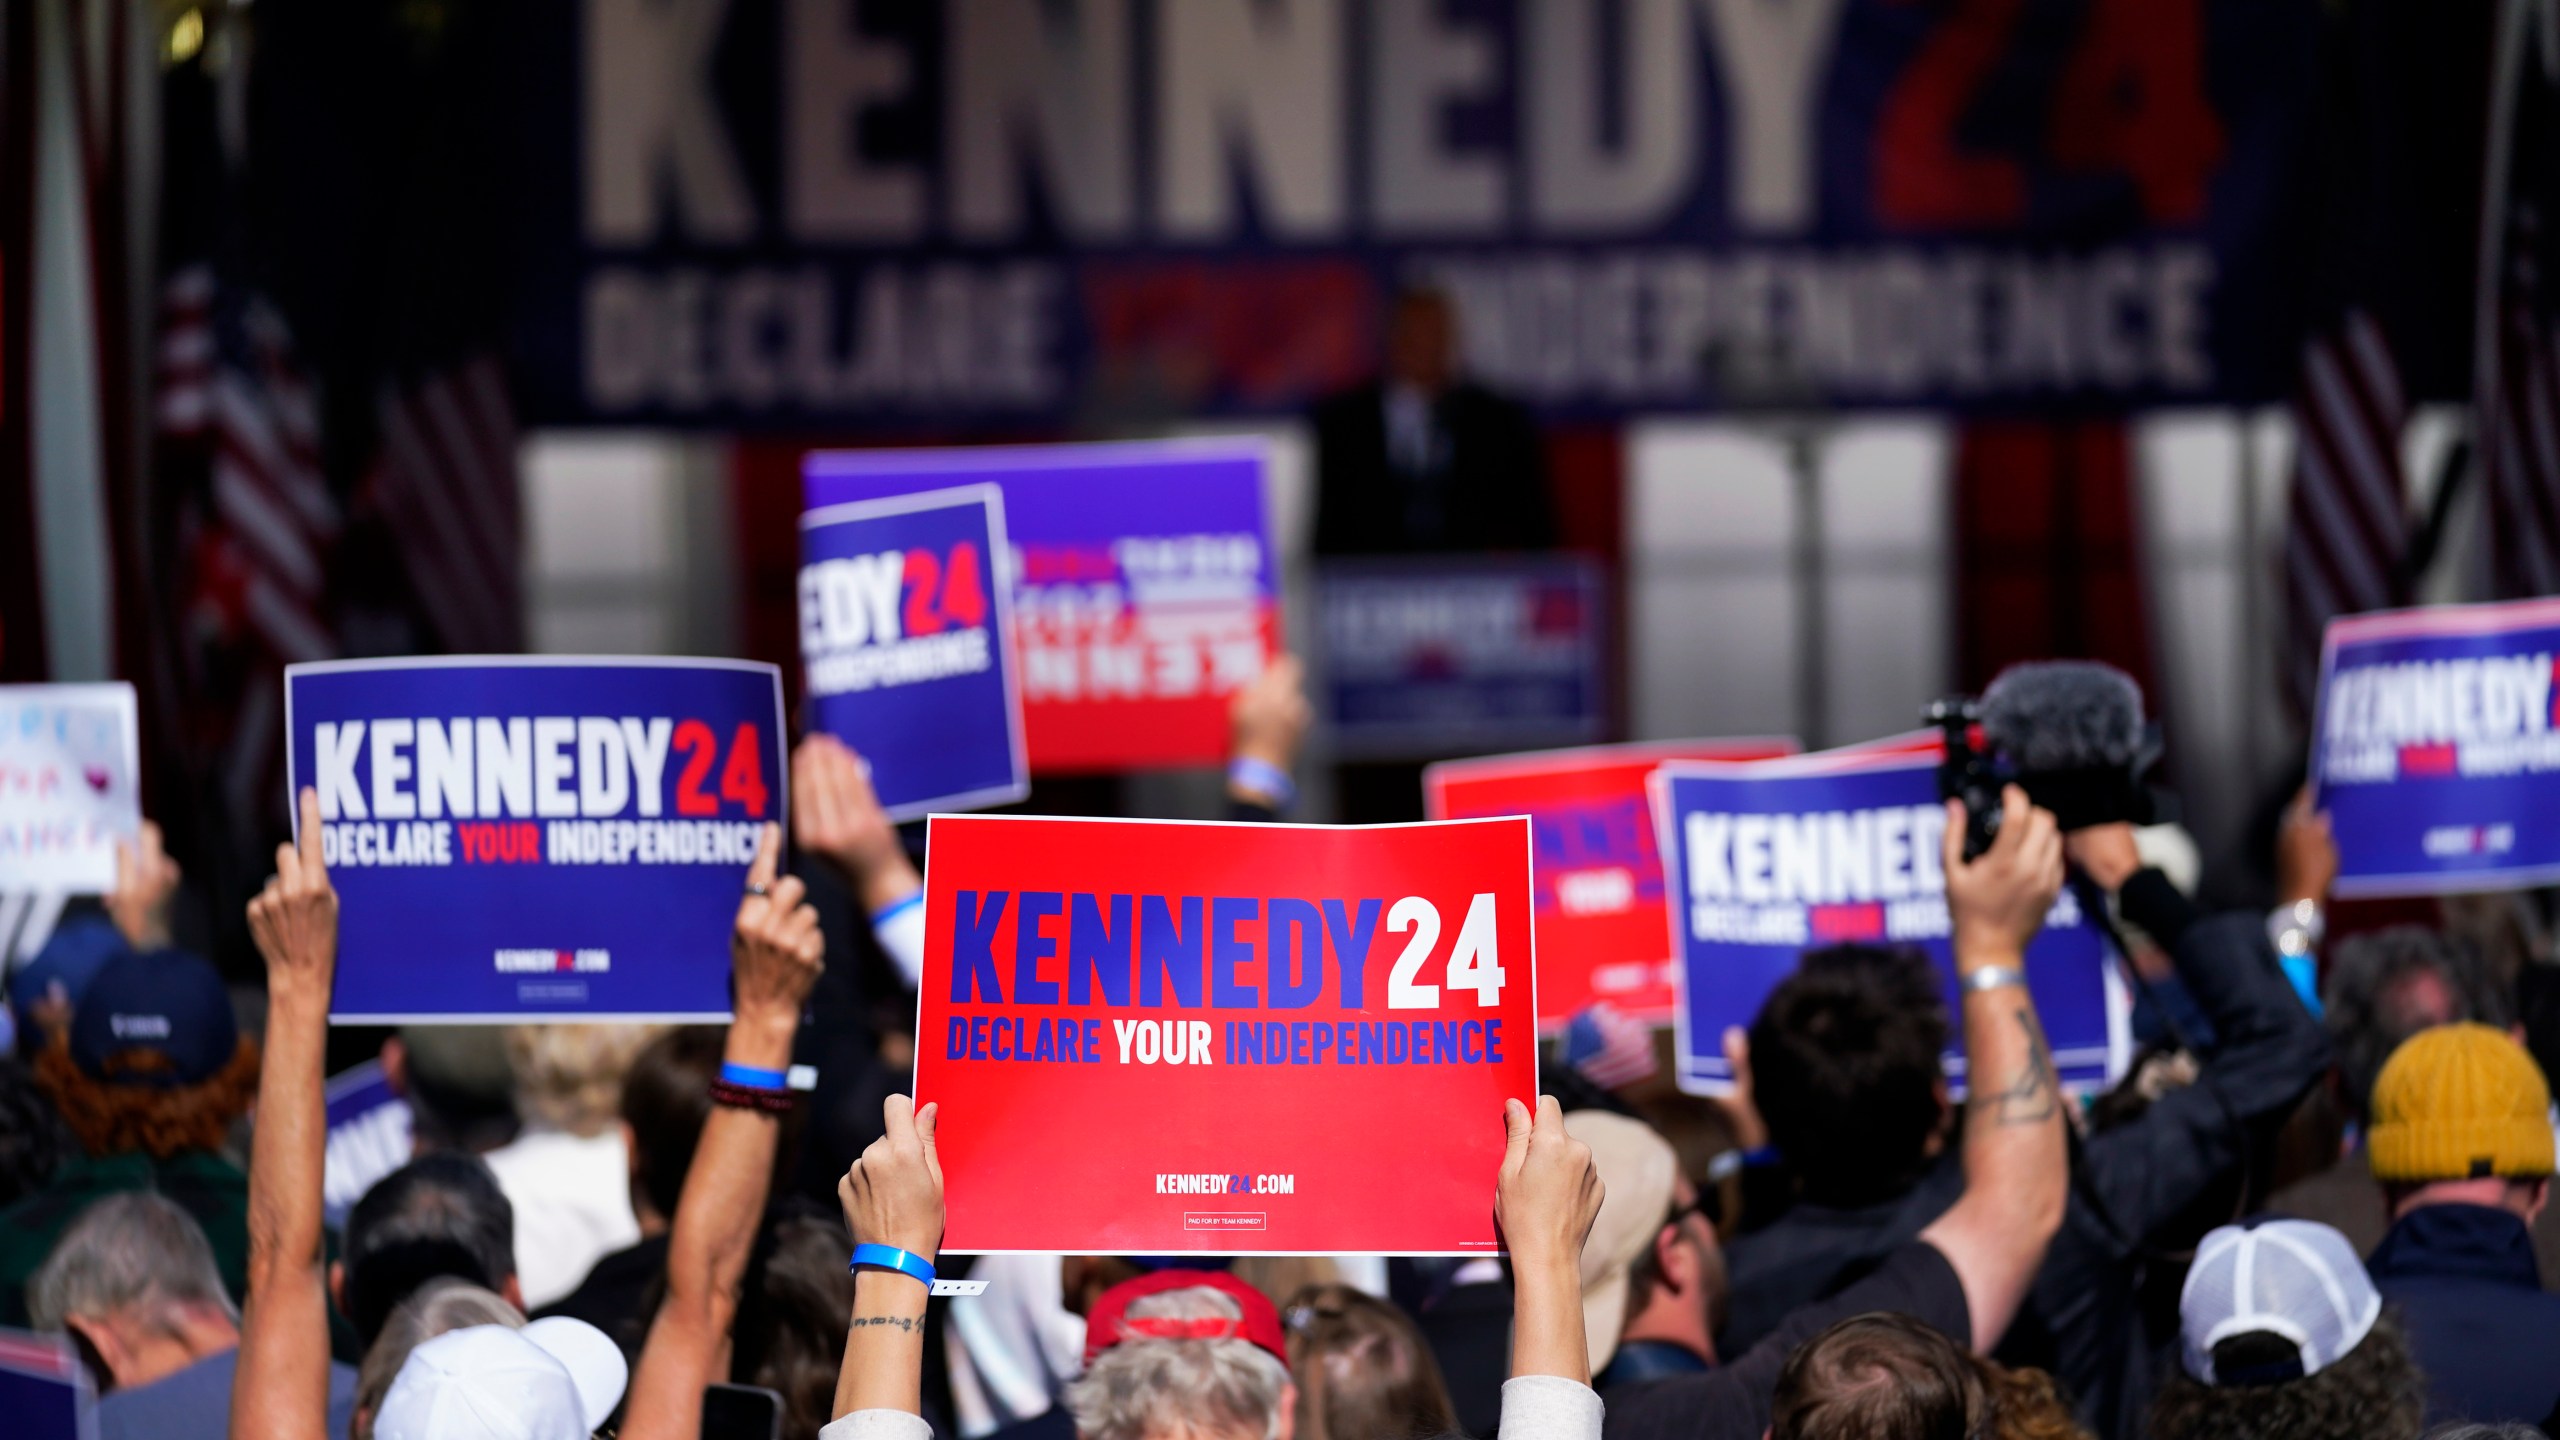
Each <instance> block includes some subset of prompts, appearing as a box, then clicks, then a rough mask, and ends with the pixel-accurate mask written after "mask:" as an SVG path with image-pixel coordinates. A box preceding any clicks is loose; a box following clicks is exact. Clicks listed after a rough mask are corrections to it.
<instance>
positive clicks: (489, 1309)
mask: <svg viewBox="0 0 2560 1440" xmlns="http://www.w3.org/2000/svg"><path fill="white" fill-rule="evenodd" d="M474 1325H505V1326H508V1327H510V1328H513V1329H518V1330H521V1329H523V1328H524V1312H523V1311H521V1310H518V1309H517V1308H516V1307H514V1306H513V1305H510V1304H508V1303H507V1301H506V1298H505V1297H504V1296H502V1295H499V1294H497V1293H496V1292H494V1291H489V1290H483V1289H481V1288H480V1287H479V1286H477V1285H474V1284H471V1283H469V1282H468V1281H464V1280H457V1279H455V1278H453V1277H452V1276H450V1275H446V1276H441V1277H439V1278H437V1279H434V1280H430V1281H428V1282H427V1283H426V1284H424V1285H421V1286H419V1287H418V1293H416V1294H414V1295H412V1296H410V1297H409V1298H408V1299H406V1300H403V1301H401V1302H400V1303H399V1304H398V1305H397V1306H395V1307H394V1308H393V1309H392V1311H391V1318H390V1319H388V1320H386V1321H384V1322H383V1325H382V1333H381V1334H379V1335H377V1336H375V1337H374V1339H373V1344H372V1345H371V1346H369V1347H367V1348H366V1350H365V1352H364V1363H363V1364H362V1365H359V1366H357V1367H356V1403H355V1414H354V1417H353V1424H352V1429H353V1436H352V1440H371V1437H372V1435H373V1417H374V1416H375V1415H377V1414H379V1413H381V1410H382V1397H384V1396H385V1395H388V1394H390V1393H391V1382H392V1381H393V1380H396V1379H398V1378H399V1376H400V1367H401V1366H403V1365H406V1364H407V1363H409V1352H410V1351H412V1350H415V1349H417V1348H418V1347H419V1346H421V1345H424V1344H425V1343H427V1342H428V1341H430V1340H433V1339H434V1338H436V1337H437V1336H439V1335H442V1334H443V1333H445V1332H446V1331H448V1330H463V1329H468V1328H469V1327H471V1326H474Z"/></svg>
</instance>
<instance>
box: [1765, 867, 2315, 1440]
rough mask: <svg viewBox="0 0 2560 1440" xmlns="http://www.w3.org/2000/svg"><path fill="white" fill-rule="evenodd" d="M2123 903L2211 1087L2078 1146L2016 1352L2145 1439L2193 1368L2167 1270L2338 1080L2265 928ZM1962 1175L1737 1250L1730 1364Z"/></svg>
mask: <svg viewBox="0 0 2560 1440" xmlns="http://www.w3.org/2000/svg"><path fill="white" fill-rule="evenodd" d="M2120 900H2121V903H2122V907H2123V910H2124V913H2125V916H2126V918H2127V919H2129V920H2131V921H2133V922H2134V923H2135V924H2137V925H2139V926H2141V927H2142V928H2143V930H2144V931H2145V932H2146V933H2148V934H2149V935H2151V936H2152V938H2153V939H2155V940H2157V941H2158V942H2159V943H2160V945H2161V946H2162V948H2164V949H2165V950H2167V951H2168V952H2169V955H2170V957H2171V958H2172V960H2173V961H2174V962H2175V963H2176V966H2177V970H2178V978H2179V979H2180V980H2181V981H2182V982H2183V983H2184V984H2185V986H2186V987H2187V990H2188V992H2189V993H2190V994H2191V995H2193V996H2194V998H2195V1001H2196V1004H2197V1005H2198V1006H2199V1007H2200V1008H2201V1009H2202V1010H2203V1011H2204V1014H2205V1017H2206V1018H2207V1020H2209V1021H2210V1022H2211V1023H2212V1026H2213V1030H2214V1035H2215V1044H2214V1046H2213V1049H2212V1051H2211V1053H2210V1054H2208V1055H2207V1056H2205V1057H2204V1064H2203V1070H2202V1073H2201V1074H2200V1075H2199V1077H2198V1078H2197V1081H2196V1083H2195V1084H2193V1085H2191V1086H2188V1087H2186V1088H2184V1089H2181V1090H2173V1091H2171V1092H2170V1093H2168V1094H2167V1095H2164V1096H2162V1097H2161V1098H2160V1100H2159V1101H2158V1102H2157V1103H2155V1104H2154V1105H2152V1106H2151V1108H2150V1109H2149V1110H2147V1111H2145V1112H2144V1113H2143V1114H2142V1115H2141V1116H2140V1117H2139V1118H2137V1119H2135V1120H2133V1121H2131V1122H2129V1123H2127V1124H2124V1125H2121V1126H2118V1127H2117V1128H2115V1129H2113V1130H2110V1131H2107V1132H2105V1133H2103V1134H2099V1135H2094V1136H2091V1137H2089V1139H2088V1140H2087V1141H2086V1142H2085V1144H2083V1145H2081V1146H2080V1147H2079V1148H2078V1151H2077V1154H2076V1157H2075V1166H2076V1169H2077V1173H2076V1174H2075V1175H2074V1177H2073V1184H2072V1188H2071V1203H2070V1206H2069V1208H2068V1209H2067V1210H2066V1211H2065V1213H2064V1216H2063V1224H2062V1230H2061V1232H2060V1233H2059V1234H2057V1235H2056V1236H2055V1237H2054V1241H2053V1246H2052V1248H2051V1249H2050V1250H2049V1251H2048V1252H2047V1253H2046V1256H2045V1263H2044V1266H2043V1268H2042V1269H2041V1270H2039V1271H2038V1272H2037V1274H2036V1281H2035V1285H2034V1288H2033V1290H2032V1291H2031V1292H2030V1294H2029V1297H2028V1300H2027V1303H2026V1305H2025V1307H2024V1308H2023V1309H2022V1311H2021V1312H2020V1315H2019V1317H2018V1319H2017V1321H2016V1322H2015V1323H2014V1324H2013V1325H2012V1326H2011V1327H2010V1331H2009V1338H2008V1340H2006V1341H2004V1342H2003V1344H2002V1346H2001V1354H2002V1356H2003V1357H2004V1358H2007V1359H2009V1360H2011V1361H2013V1362H2015V1363H2021V1364H2034V1365H2038V1366H2041V1367H2043V1368H2046V1369H2049V1370H2051V1371H2052V1372H2053V1373H2054V1375H2055V1376H2056V1377H2057V1378H2058V1379H2060V1380H2061V1381H2062V1382H2063V1384H2064V1385H2065V1386H2066V1387H2068V1389H2069V1390H2070V1391H2071V1393H2072V1394H2074V1395H2075V1396H2077V1397H2078V1399H2079V1403H2080V1413H2081V1415H2082V1417H2083V1419H2084V1420H2085V1421H2086V1422H2087V1423H2088V1424H2089V1426H2090V1427H2091V1428H2092V1429H2094V1430H2096V1431H2097V1432H2098V1434H2099V1435H2100V1436H2102V1437H2107V1440H2134V1437H2138V1436H2140V1435H2141V1434H2142V1433H2143V1418H2144V1414H2145V1412H2146V1411H2147V1410H2148V1409H2149V1406H2150V1403H2151V1395H2152V1392H2153V1390H2154V1389H2155V1388H2156V1387H2157V1384H2158V1380H2159V1377H2160V1376H2161V1374H2162V1373H2163V1371H2162V1369H2161V1367H2162V1365H2164V1364H2167V1363H2175V1362H2174V1358H2173V1357H2172V1356H2171V1355H2170V1353H2169V1350H2168V1347H2169V1346H2170V1345H2171V1344H2172V1343H2174V1341H2175V1340H2176V1336H2177V1330H2176V1325H2177V1315H2176V1311H2175V1305H2174V1300H2175V1286H2176V1283H2177V1280H2178V1278H2179V1276H2178V1274H2177V1273H2176V1272H2177V1271H2178V1270H2179V1269H2181V1268H2182V1267H2181V1266H2178V1265H2176V1264H2174V1263H2171V1264H2168V1265H2166V1266H2163V1265H2159V1264H2155V1260H2156V1259H2157V1258H2158V1257H2160V1256H2162V1255H2163V1254H2164V1252H2167V1251H2170V1250H2172V1249H2174V1248H2177V1247H2181V1246H2185V1245H2191V1244H2193V1243H2194V1241H2195V1240H2196V1239H2197V1238H2198V1237H2200V1236H2201V1235H2202V1234H2203V1232H2204V1231H2205V1230H2207V1229H2210V1228H2212V1226H2213V1225H2214V1224H2216V1223H2219V1222H2220V1221H2223V1220H2227V1219H2229V1218H2230V1217H2231V1213H2232V1206H2233V1204H2234V1203H2235V1201H2236V1198H2237V1188H2238V1183H2239V1181H2240V1179H2241V1178H2242V1176H2243V1175H2244V1173H2245V1172H2246V1170H2247V1169H2248V1164H2247V1158H2248V1157H2249V1156H2251V1155H2252V1154H2253V1153H2255V1152H2258V1151H2261V1150H2263V1148H2264V1146H2265V1144H2266V1142H2267V1140H2268V1139H2269V1138H2270V1136H2271V1135H2272V1133H2273V1131H2274V1130H2275V1128H2276V1127H2278V1126H2280V1125H2281V1124H2282V1123H2283V1121H2284V1118H2285V1117H2286V1116H2287V1115H2289V1114H2291V1113H2292V1110H2293V1107H2294V1106H2295V1105H2296V1104H2297V1103H2298V1102H2299V1101H2300V1100H2301V1099H2302V1097H2303V1095H2304V1094H2305V1093H2307V1092H2308V1091H2309V1090H2310V1088H2311V1086H2312V1085H2313V1084H2314V1083H2315V1082H2316V1081H2317V1080H2318V1079H2319V1077H2320V1075H2321V1074H2322V1072H2323V1071H2325V1070H2326V1069H2327V1068H2328V1065H2329V1041H2328V1037H2327V1035H2326V1034H2324V1033H2323V1032H2322V1030H2321V1028H2320V1025H2319V1022H2318V1021H2316V1020H2314V1019H2313V1018H2312V1017H2311V1014H2310V1012H2309V1011H2308V1010H2306V1009H2304V1008H2303V1005H2302V1002H2301V1000H2300V999H2299V998H2298V997H2296V996H2295V994H2294V992H2293V989H2292V987H2291V986H2290V985H2289V984H2288V983H2287V982H2286V981H2285V978H2284V973H2283V972H2282V971H2281V970H2280V969H2279V968H2277V965H2276V960H2275V954H2274V952H2273V950H2272V949H2271V948H2270V947H2269V946H2268V944H2267V940H2266V932H2265V928H2264V926H2263V925H2262V924H2261V922H2260V921H2259V919H2258V917H2256V916H2255V915H2248V914H2235V915H2224V916H2216V917H2213V918H2211V919H2204V918H2200V917H2199V914H2198V912H2197V911H2196V909H2195V907H2194V905H2193V904H2192V903H2191V902H2189V901H2188V900H2187V899H2186V897H2185V896H2183V895H2181V894H2179V893H2178V891H2177V890H2176V888H2175V887H2173V886H2171V885H2170V884H2169V882H2168V881H2167V880H2166V879H2164V878H2163V877H2162V876H2161V875H2160V874H2159V872H2157V871H2154V870H2146V871H2143V872H2142V873H2141V874H2139V875H2136V876H2135V877H2134V878H2133V879H2132V880H2130V881H2128V882H2126V885H2125V888H2124V892H2123V894H2122V896H2121V897H2120ZM1958 1171H1959V1167H1958V1165H1957V1164H1956V1161H1955V1159H1954V1152H1953V1151H1952V1150H1951V1151H1950V1153H1949V1156H1948V1158H1947V1159H1945V1160H1944V1161H1942V1162H1941V1163H1940V1164H1939V1166H1938V1167H1937V1168H1936V1169H1935V1170H1933V1171H1931V1172H1930V1174H1929V1175H1928V1176H1927V1177H1925V1178H1924V1179H1922V1180H1921V1182H1920V1183H1919V1184H1918V1185H1917V1186H1915V1187H1913V1188H1912V1190H1910V1191H1909V1192H1907V1193H1906V1194H1904V1195H1903V1196H1901V1197H1899V1198H1897V1199H1895V1200H1892V1201H1888V1202H1886V1203H1884V1204H1881V1205H1875V1206H1870V1207H1867V1208H1865V1209H1863V1210H1851V1211H1840V1210H1828V1209H1823V1208H1819V1207H1812V1206H1799V1207H1797V1208H1796V1209H1795V1210H1793V1211H1790V1212H1789V1213H1788V1214H1786V1215H1784V1216H1782V1217H1780V1218H1779V1219H1778V1221H1777V1222H1776V1223H1774V1224H1772V1225H1770V1226H1769V1227H1768V1228H1767V1229H1765V1230H1762V1231H1760V1232H1758V1233H1756V1234H1752V1235H1746V1236H1743V1237H1742V1238H1740V1239H1738V1240H1736V1241H1735V1242H1734V1244H1733V1245H1732V1247H1731V1249H1730V1251H1729V1257H1728V1258H1729V1261H1730V1265H1731V1271H1732V1284H1733V1308H1732V1311H1731V1316H1730V1318H1729V1319H1728V1320H1727V1322H1726V1325H1725V1333H1724V1334H1723V1335H1720V1336H1719V1337H1717V1342H1716V1345H1717V1350H1718V1351H1719V1353H1723V1354H1738V1353H1740V1352H1741V1350H1743V1349H1744V1348H1746V1347H1748V1346H1749V1345H1750V1344H1752V1343H1753V1342H1754V1341H1756V1340H1757V1339H1758V1338H1759V1334H1760V1333H1765V1331H1761V1332H1757V1333H1755V1332H1754V1331H1753V1330H1752V1329H1751V1328H1749V1327H1751V1326H1754V1325H1763V1324H1766V1323H1768V1322H1769V1320H1770V1319H1771V1318H1772V1317H1777V1316H1783V1315H1784V1314H1785V1313H1786V1312H1787V1311H1788V1310H1790V1309H1793V1308H1794V1307H1795V1306H1798V1305H1801V1304H1804V1303H1805V1302H1807V1301H1809V1300H1813V1299H1817V1298H1819V1297H1821V1296H1824V1295H1828V1294H1832V1293H1834V1292H1836V1291H1838V1290H1839V1289H1840V1288H1841V1287H1842V1286H1844V1285H1846V1284H1848V1283H1850V1282H1851V1281H1853V1280H1855V1279H1856V1278H1857V1277H1858V1276H1860V1275H1862V1274H1864V1273H1866V1272H1867V1271H1868V1270H1871V1269H1873V1268H1874V1267H1875V1266H1876V1265H1877V1264H1879V1263H1881V1262H1882V1260H1883V1258H1884V1257H1885V1256H1886V1255H1888V1254H1890V1253H1892V1251H1893V1249H1894V1247H1895V1246H1898V1245H1900V1244H1901V1243H1903V1242H1904V1241H1906V1240H1909V1239H1910V1238H1912V1237H1913V1236H1915V1235H1918V1234H1919V1233H1920V1231H1921V1230H1922V1229H1924V1228H1926V1227H1927V1226H1928V1224H1929V1222H1931V1221H1932V1220H1935V1219H1936V1218H1938V1216H1939V1215H1940V1214H1942V1213H1944V1212H1945V1211H1946V1209H1947V1207H1948V1206H1950V1205H1952V1204H1953V1203H1955V1199H1956V1197H1957V1196H1958V1195H1959V1194H1961V1193H1962V1192H1963V1185H1964V1182H1963V1177H1962V1175H1961V1174H1960V1173H1958ZM2155 1271H2158V1272H2160V1273H2157V1274H2155V1273H2154V1272H2155ZM2162 1286H2165V1287H2166V1288H2167V1294H2168V1297H2169V1300H2170V1301H2171V1303H2170V1304H2169V1305H2168V1306H2167V1307H2165V1308H2163V1307H2158V1306H2154V1307H2150V1308H2149V1309H2148V1310H2146V1307H2145V1306H2144V1304H2143V1303H2142V1302H2143V1300H2144V1299H2145V1297H2146V1295H2157V1294H2158V1293H2160V1292H2159V1289H2158V1288H2157V1287H2162Z"/></svg>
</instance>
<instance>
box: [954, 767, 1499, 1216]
mask: <svg viewBox="0 0 2560 1440" xmlns="http://www.w3.org/2000/svg"><path fill="white" fill-rule="evenodd" d="M929 825H930V828H929V833H928V837H927V846H928V854H929V855H930V857H931V858H930V863H929V864H928V865H927V867H926V872H925V873H926V881H925V905H926V910H925V967H924V981H923V984H922V986H921V987H920V989H921V994H920V997H919V1000H918V1002H917V1016H916V1037H917V1045H916V1051H917V1054H916V1097H917V1099H918V1101H919V1102H920V1103H921V1102H927V1101H930V1102H936V1103H939V1104H940V1105H941V1106H942V1114H941V1118H940V1153H941V1160H942V1173H943V1178H944V1181H945V1186H946V1191H947V1194H948V1198H949V1204H950V1222H949V1228H948V1230H947V1231H946V1233H945V1235H944V1239H943V1248H944V1249H946V1250H950V1251H954V1252H969V1253H981V1254H983V1253H990V1252H1004V1251H1059V1252H1065V1253H1071V1254H1149V1255H1154V1254H1175V1253H1182V1252H1193V1251H1196V1252H1202V1253H1207V1254H1245V1253H1268V1254H1412V1255H1447V1254H1457V1255H1469V1254H1477V1255H1480V1254H1487V1253H1490V1252H1492V1251H1494V1250H1496V1249H1497V1248H1498V1247H1499V1243H1500V1242H1499V1240H1498V1239H1497V1237H1496V1235H1495V1232H1494V1226H1493V1183H1494V1172H1495V1171H1496V1169H1497V1168H1498V1167H1499V1166H1500V1164H1501V1160H1502V1139H1503V1134H1502V1102H1503V1100H1504V1098H1505V1097H1512V1098H1517V1099H1520V1100H1522V1101H1524V1102H1533V1101H1534V1099H1535V1097H1536V1095H1537V1088H1538V1056H1537V1051H1538V1044H1537V1027H1536V1021H1535V1011H1536V996H1537V956H1536V946H1535V939H1534V936H1533V934H1532V932H1531V927H1530V923H1529V874H1530V858H1529V825H1528V822H1527V821H1526V820H1524V819H1517V818H1514V819H1508V820H1476V821H1462V822H1454V823H1446V824H1428V823H1426V824H1416V825H1375V826H1359V827H1335V826H1319V825H1234V824H1218V823H1208V822H1182V821H1153V820H1063V819H1047V818H1040V817H1029V816H994V815H984V816H953V815H938V816H935V817H934V818H933V820H932V821H931V822H929Z"/></svg>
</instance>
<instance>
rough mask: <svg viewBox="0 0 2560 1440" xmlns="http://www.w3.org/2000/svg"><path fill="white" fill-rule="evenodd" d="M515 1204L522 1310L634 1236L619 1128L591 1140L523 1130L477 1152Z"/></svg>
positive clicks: (545, 1299) (563, 1288) (562, 1291)
mask: <svg viewBox="0 0 2560 1440" xmlns="http://www.w3.org/2000/svg"><path fill="white" fill-rule="evenodd" d="M485 1158H486V1159H487V1160H488V1162H489V1169H490V1170H491V1171H492V1172H494V1173H495V1174H496V1175H497V1177H498V1188H499V1189H500V1190H503V1191H505V1192H506V1195H507V1203H508V1204H510V1205H512V1206H514V1207H515V1211H516V1283H517V1284H518V1285H520V1286H522V1287H523V1288H524V1308H525V1309H526V1310H527V1311H528V1312H530V1311H533V1310H537V1309H540V1308H541V1307H542V1306H545V1305H548V1304H550V1303H551V1302H552V1301H554V1300H557V1299H560V1298H561V1297H563V1296H565V1295H567V1294H568V1293H569V1292H570V1291H572V1290H575V1289H577V1288H578V1282H579V1281H581V1280H584V1279H586V1278H587V1272H588V1271H589V1270H591V1269H593V1268H595V1263H596V1262H597V1261H598V1260H601V1259H603V1258H604V1257H605V1256H607V1255H610V1254H612V1253H613V1252H614V1251H616V1250H621V1249H624V1248H626V1247H629V1246H632V1245H636V1244H638V1243H639V1242H640V1222H639V1221H637V1220H635V1219H633V1218H632V1215H631V1160H630V1156H629V1154H628V1153H627V1152H625V1151H624V1149H623V1148H622V1128H621V1127H620V1126H612V1127H609V1128H607V1129H606V1130H605V1132H604V1133H603V1134H601V1135H598V1136H596V1137H595V1138H594V1139H591V1140H588V1139H581V1138H579V1137H578V1136H575V1135H571V1134H568V1133H566V1132H565V1131H560V1130H528V1131H526V1132H525V1133H523V1134H521V1135H519V1136H517V1137H516V1138H515V1139H514V1140H513V1141H511V1142H509V1143H508V1144H505V1145H502V1146H500V1147H498V1148H497V1149H495V1150H492V1151H490V1152H489V1153H488V1155H487V1156H486V1157H485Z"/></svg>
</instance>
